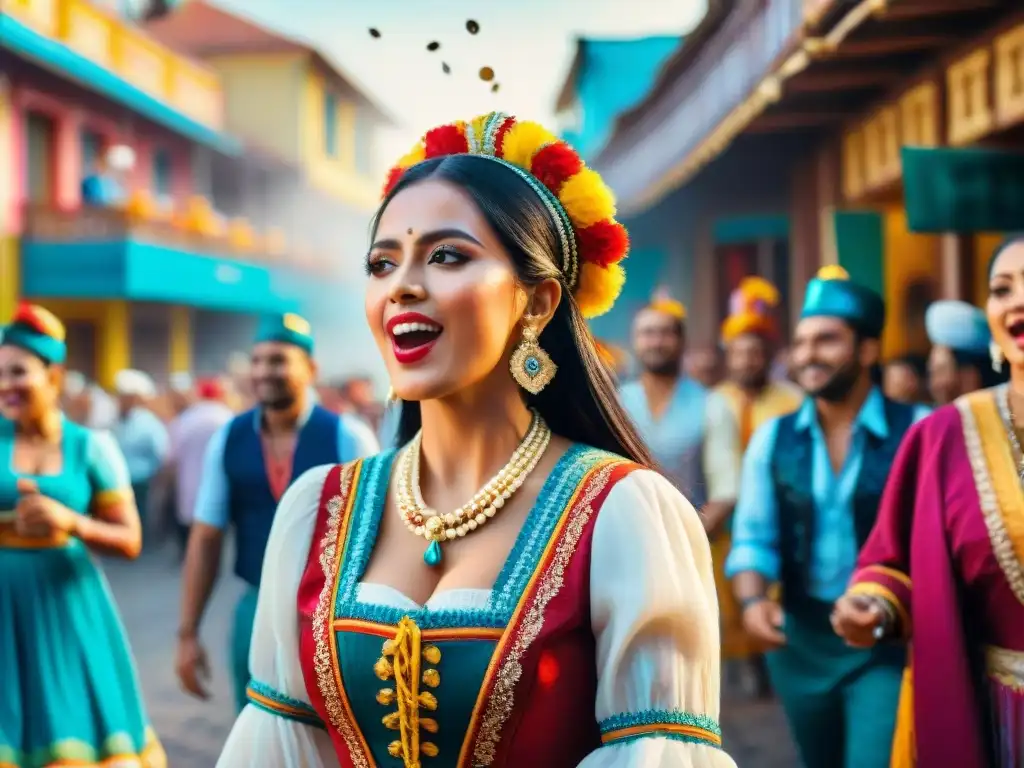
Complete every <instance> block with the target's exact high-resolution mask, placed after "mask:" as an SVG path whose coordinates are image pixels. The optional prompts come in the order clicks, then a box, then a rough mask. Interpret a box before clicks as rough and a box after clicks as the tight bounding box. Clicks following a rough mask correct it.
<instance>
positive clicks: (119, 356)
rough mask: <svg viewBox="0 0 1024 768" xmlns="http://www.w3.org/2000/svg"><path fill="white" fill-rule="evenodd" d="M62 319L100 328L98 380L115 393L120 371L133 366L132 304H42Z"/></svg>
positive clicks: (57, 301)
mask: <svg viewBox="0 0 1024 768" xmlns="http://www.w3.org/2000/svg"><path fill="white" fill-rule="evenodd" d="M40 303H41V304H44V305H45V306H46V308H47V309H49V310H50V311H51V312H53V313H54V314H55V315H57V317H59V318H61V319H62V320H77V321H84V322H90V323H93V324H94V325H95V326H96V381H97V383H99V385H100V386H101V387H104V388H105V389H108V390H112V389H113V388H114V376H116V375H117V372H118V371H121V370H124V369H125V368H130V367H131V361H132V339H131V325H130V320H131V317H130V314H129V308H128V303H127V302H125V301H85V300H79V299H45V300H41V301H40Z"/></svg>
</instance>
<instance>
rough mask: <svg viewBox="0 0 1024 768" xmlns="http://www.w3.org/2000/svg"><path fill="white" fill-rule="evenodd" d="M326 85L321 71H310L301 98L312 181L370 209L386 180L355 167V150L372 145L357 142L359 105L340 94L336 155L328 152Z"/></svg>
mask: <svg viewBox="0 0 1024 768" xmlns="http://www.w3.org/2000/svg"><path fill="white" fill-rule="evenodd" d="M325 88H326V84H325V82H324V79H323V78H322V77H321V76H320V75H319V74H317V73H316V72H310V73H309V74H308V75H307V77H306V83H305V88H304V91H303V99H302V105H303V107H302V120H303V127H302V149H303V158H304V163H305V166H306V172H307V173H308V174H309V180H310V183H311V184H312V185H313V186H315V187H317V188H319V189H321V190H323V191H324V192H326V193H327V194H329V195H331V196H332V197H336V198H338V199H339V200H342V201H344V202H346V203H348V204H349V205H353V206H355V207H357V208H363V209H366V210H370V209H372V208H373V206H374V205H375V204H376V202H377V200H378V197H379V194H380V185H381V183H383V182H382V181H381V180H380V179H374V178H371V177H369V176H366V175H361V174H359V173H358V172H357V171H356V163H355V157H356V152H357V151H363V152H365V151H372V148H370V147H366V148H363V147H356V145H355V139H356V136H355V128H356V108H357V107H356V105H355V104H354V103H353V102H352V101H351V100H348V99H345V98H343V97H341V96H340V95H339V96H338V99H337V108H338V114H337V117H336V120H335V125H336V126H337V129H338V137H337V138H338V141H337V147H338V152H337V156H335V157H332V156H330V155H328V154H327V138H326V136H325V135H324V129H325V127H326V120H325V119H324V106H325V98H324V96H325Z"/></svg>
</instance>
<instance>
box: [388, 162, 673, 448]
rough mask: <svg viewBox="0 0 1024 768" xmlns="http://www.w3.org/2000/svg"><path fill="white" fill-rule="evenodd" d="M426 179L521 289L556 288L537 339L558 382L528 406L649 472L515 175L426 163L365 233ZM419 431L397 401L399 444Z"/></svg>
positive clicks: (539, 209) (535, 209) (538, 208)
mask: <svg viewBox="0 0 1024 768" xmlns="http://www.w3.org/2000/svg"><path fill="white" fill-rule="evenodd" d="M427 179H433V180H436V181H446V182H449V183H451V184H454V185H456V186H457V187H459V188H460V189H461V190H462V191H463V192H465V193H466V194H467V195H468V196H469V197H470V199H471V200H473V202H474V203H475V204H476V206H477V208H479V210H480V212H481V213H482V214H483V216H484V218H485V219H486V220H487V223H488V224H489V225H490V226H491V229H492V230H494V232H495V234H496V235H497V236H498V239H499V240H500V241H501V244H502V245H503V246H504V248H505V250H506V251H507V252H508V253H509V255H510V256H511V257H512V264H513V266H514V268H515V271H516V274H517V275H518V278H519V281H520V282H521V283H522V284H523V285H525V286H531V285H537V284H538V283H540V282H541V281H543V280H546V279H548V278H555V279H557V280H559V281H561V283H562V289H563V290H562V301H561V302H560V303H559V305H558V308H557V309H556V310H555V314H554V316H553V317H552V318H551V322H549V323H548V325H547V327H546V328H545V329H544V331H543V333H541V336H540V343H541V346H543V348H544V350H545V351H546V352H547V353H548V354H549V355H550V356H551V359H552V360H553V361H554V362H555V364H556V365H557V366H558V375H557V376H555V378H554V380H553V381H552V382H551V383H550V384H548V386H547V387H546V388H545V389H544V390H543V391H541V392H540V394H537V395H530V394H529V393H526V392H524V393H523V395H524V397H525V399H526V403H527V404H528V405H530V406H532V407H535V408H536V409H537V410H538V411H539V412H540V414H541V415H542V416H543V417H544V419H545V420H546V421H547V423H548V425H549V426H550V427H551V429H552V431H553V432H554V433H555V434H557V435H561V436H562V437H564V438H566V439H568V440H572V441H573V442H577V443H584V444H586V445H591V446H593V447H595V448H601V449H604V450H607V451H611V452H613V453H617V454H619V455H621V456H625V457H626V458H628V459H631V460H633V461H635V462H637V463H638V464H642V465H644V466H648V467H651V466H653V465H654V462H653V459H652V458H651V455H650V451H649V450H648V448H647V446H646V445H645V444H644V441H643V439H642V438H641V437H640V434H639V433H638V432H637V430H636V427H634V426H633V422H632V421H631V420H630V418H629V416H628V415H626V411H625V410H624V409H623V407H622V405H621V404H620V403H619V398H618V393H617V392H616V389H615V383H614V381H613V380H612V377H611V376H610V375H609V372H608V370H607V369H606V368H605V366H604V363H602V361H601V358H600V357H599V356H598V352H597V347H596V346H595V343H594V337H593V336H592V335H591V333H590V329H589V327H588V326H587V323H586V320H584V318H583V314H582V313H581V312H580V309H579V307H578V306H577V304H576V300H575V299H574V298H573V297H572V296H571V294H570V291H569V289H568V286H567V285H566V282H565V277H564V275H563V274H562V271H561V269H559V267H558V264H559V263H560V261H561V259H560V258H559V251H560V248H561V246H560V240H559V237H558V232H557V230H556V229H555V225H554V222H553V221H552V220H551V215H550V214H549V213H548V210H547V208H546V207H545V205H544V202H543V201H542V200H541V198H540V196H539V195H538V194H537V193H536V192H535V191H533V189H531V188H530V186H529V184H527V183H526V182H525V181H524V180H523V179H521V178H520V177H519V176H518V175H517V174H516V173H514V172H513V171H512V170H510V169H509V168H506V167H504V166H502V165H501V164H500V163H497V162H494V161H492V160H487V159H484V158H481V157H474V156H472V155H451V156H448V157H442V158H437V159H434V160H427V161H425V162H422V163H420V164H419V165H416V166H413V167H412V168H410V169H409V170H407V171H406V172H405V173H404V174H403V175H402V177H401V179H400V180H399V182H398V183H397V184H396V185H395V187H394V188H393V189H392V190H391V192H390V193H389V194H388V195H387V196H386V197H385V198H384V202H383V203H381V206H380V208H379V209H378V211H377V213H376V215H375V216H374V218H373V222H372V225H371V229H372V233H373V235H374V236H376V232H377V225H378V224H379V222H380V216H381V214H382V213H383V212H384V209H385V208H387V206H388V203H390V202H391V200H392V198H394V196H395V195H397V194H398V193H399V192H401V191H402V190H403V189H405V188H406V187H408V186H410V185H412V184H416V183H417V182H420V181H425V180H427ZM421 423H422V421H421V415H420V407H419V403H416V402H405V401H403V402H402V410H401V416H400V418H399V424H398V436H397V444H398V445H403V444H404V443H406V442H408V441H409V440H411V439H412V437H413V436H414V435H415V434H416V432H417V431H418V430H419V428H420V425H421Z"/></svg>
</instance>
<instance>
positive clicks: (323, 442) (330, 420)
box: [224, 406, 341, 587]
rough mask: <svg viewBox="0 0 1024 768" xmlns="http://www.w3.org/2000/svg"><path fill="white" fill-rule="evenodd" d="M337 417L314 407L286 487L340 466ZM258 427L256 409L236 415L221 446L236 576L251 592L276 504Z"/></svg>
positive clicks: (302, 431)
mask: <svg viewBox="0 0 1024 768" xmlns="http://www.w3.org/2000/svg"><path fill="white" fill-rule="evenodd" d="M339 418H340V417H339V416H337V415H336V414H333V413H331V412H330V411H327V410H325V409H323V408H321V407H320V406H314V408H313V410H312V411H311V412H310V415H309V419H307V421H306V423H305V424H304V425H303V426H302V429H300V430H299V435H298V440H297V442H296V444H295V455H294V456H293V457H292V476H291V480H290V481H289V485H291V483H293V482H295V479H296V478H297V477H299V476H300V475H301V474H302V473H303V472H305V471H306V470H307V469H312V468H313V467H318V466H321V465H323V464H337V463H339V462H340V461H341V457H340V456H339V455H338V432H339V423H338V422H339ZM258 426H259V414H258V412H257V411H255V410H253V411H247V412H246V413H243V414H241V415H239V416H236V417H235V419H234V420H233V421H232V422H231V425H230V426H229V427H228V434H227V440H226V442H225V444H224V474H225V476H226V477H227V480H228V495H229V500H230V501H229V507H230V513H231V522H232V523H233V524H234V527H235V535H236V537H237V550H238V554H237V556H236V559H235V573H236V574H237V575H238V576H239V578H241V579H242V580H243V581H246V582H248V583H249V584H251V585H252V586H254V587H258V586H259V583H260V572H261V571H262V570H263V554H264V552H265V551H266V548H267V539H268V538H270V527H271V525H272V524H273V522H274V512H276V511H277V502H278V500H277V499H275V498H274V494H273V493H272V492H271V490H270V481H269V480H268V479H267V470H266V465H265V463H264V456H263V443H262V441H261V440H260V435H259V431H258Z"/></svg>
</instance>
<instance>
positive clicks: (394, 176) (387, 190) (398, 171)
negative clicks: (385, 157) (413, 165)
mask: <svg viewBox="0 0 1024 768" xmlns="http://www.w3.org/2000/svg"><path fill="white" fill-rule="evenodd" d="M403 173H405V169H404V168H399V167H398V166H397V165H396V166H395V167H394V168H392V169H391V170H390V171H388V178H387V181H385V182H384V192H383V193H381V197H387V196H388V195H390V194H391V190H392V189H394V188H395V185H396V184H397V183H398V180H399V179H401V178H402V174H403Z"/></svg>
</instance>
